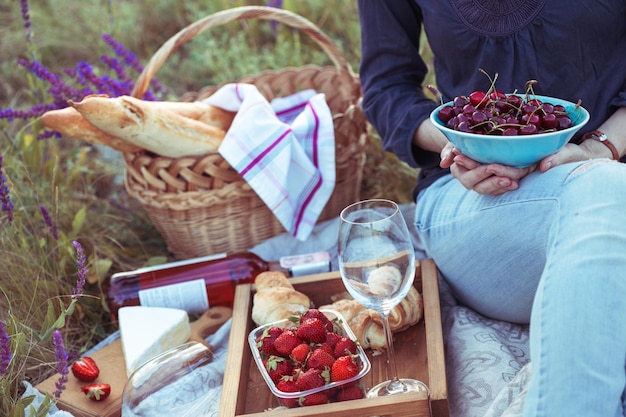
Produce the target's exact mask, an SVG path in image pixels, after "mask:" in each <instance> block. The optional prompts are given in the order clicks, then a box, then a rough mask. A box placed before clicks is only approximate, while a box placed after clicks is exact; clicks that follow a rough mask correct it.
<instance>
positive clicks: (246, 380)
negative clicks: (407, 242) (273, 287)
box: [219, 259, 449, 417]
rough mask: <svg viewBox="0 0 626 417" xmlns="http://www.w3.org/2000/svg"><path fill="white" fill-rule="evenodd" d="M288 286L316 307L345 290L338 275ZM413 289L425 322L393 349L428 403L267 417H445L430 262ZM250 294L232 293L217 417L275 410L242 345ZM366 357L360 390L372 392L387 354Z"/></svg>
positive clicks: (416, 398)
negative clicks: (421, 385)
mask: <svg viewBox="0 0 626 417" xmlns="http://www.w3.org/2000/svg"><path fill="white" fill-rule="evenodd" d="M291 282H292V283H293V285H294V287H295V288H296V289H297V290H298V291H301V292H303V293H304V294H306V295H308V296H309V298H311V300H312V301H313V302H314V303H315V305H316V306H320V305H323V304H328V303H329V302H330V296H332V295H334V294H337V293H340V292H342V291H344V290H345V288H344V286H343V283H342V282H341V277H340V276H339V272H338V271H334V272H329V273H325V274H319V275H309V276H305V277H299V278H292V279H291ZM415 287H416V288H417V289H418V291H419V292H420V293H421V294H422V295H423V300H424V319H423V320H421V321H420V322H419V323H418V324H416V325H415V326H412V327H411V328H409V329H407V330H405V331H403V332H401V333H396V334H395V336H394V349H395V352H396V356H397V361H398V368H399V372H400V377H415V378H418V379H420V380H422V381H424V382H425V383H426V384H427V385H428V386H429V388H430V398H426V396H425V395H424V394H419V393H417V394H403V395H399V396H394V397H385V398H372V399H369V398H368V399H362V400H354V401H345V402H338V403H332V404H324V405H318V406H311V407H299V408H295V409H290V410H274V411H272V413H271V415H272V417H306V416H309V417H314V416H315V417H328V416H331V415H332V416H333V417H349V416H355V417H356V416H358V417H364V416H389V417H401V416H403V417H408V416H415V417H449V410H448V390H447V385H446V370H445V361H444V349H443V333H442V327H441V309H440V304H439V286H438V282H437V267H436V265H435V263H434V262H433V261H432V260H429V259H427V260H423V261H421V262H420V263H419V266H418V268H417V270H416V276H415ZM253 294H254V285H252V284H243V285H239V286H238V287H237V290H236V293H235V307H234V309H233V320H232V328H231V332H230V339H229V342H228V356H227V359H226V370H227V371H226V374H225V375H224V385H223V390H222V397H221V400H220V414H219V415H220V417H235V416H239V417H244V416H245V417H267V416H268V414H267V412H266V411H265V410H267V409H270V408H274V407H277V406H278V402H277V400H276V398H275V397H274V396H273V395H272V394H271V392H270V391H269V388H267V386H266V384H265V382H264V380H263V378H262V376H261V374H260V373H259V371H258V369H257V368H256V366H255V364H254V362H253V360H252V355H251V352H250V347H249V346H248V343H247V341H246V338H247V336H248V333H249V332H250V331H251V330H252V329H253V328H254V327H255V325H254V323H253V322H252V319H251V314H252V296H253ZM368 357H369V358H370V361H371V362H372V370H371V371H370V373H369V374H368V375H366V376H365V386H366V387H371V386H373V385H375V384H376V383H378V382H380V381H382V380H384V379H386V378H387V375H386V370H387V367H386V355H384V354H383V355H377V356H373V355H372V353H371V351H369V352H368Z"/></svg>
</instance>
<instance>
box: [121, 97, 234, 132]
mask: <svg viewBox="0 0 626 417" xmlns="http://www.w3.org/2000/svg"><path fill="white" fill-rule="evenodd" d="M122 97H130V96H122ZM130 99H131V100H136V99H134V98H133V97H130ZM142 105H143V106H146V107H151V108H154V110H155V111H160V110H168V111H171V112H174V113H176V114H178V115H180V116H184V117H189V118H190V119H194V120H197V121H199V122H203V123H206V124H208V125H211V126H215V127H219V128H220V129H222V130H224V131H228V129H230V125H231V124H232V123H233V119H234V118H235V115H236V114H237V113H236V112H233V111H228V110H224V109H222V108H220V107H217V106H212V105H210V104H207V103H204V102H201V101H190V102H186V101H143V102H142Z"/></svg>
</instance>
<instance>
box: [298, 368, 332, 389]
mask: <svg viewBox="0 0 626 417" xmlns="http://www.w3.org/2000/svg"><path fill="white" fill-rule="evenodd" d="M325 384H326V378H324V375H322V371H320V370H319V369H315V368H309V369H307V370H306V371H304V372H302V373H301V374H300V375H299V376H298V379H296V386H297V387H298V389H299V390H300V391H306V390H309V389H313V388H319V387H322V386H324V385H325Z"/></svg>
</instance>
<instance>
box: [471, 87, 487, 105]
mask: <svg viewBox="0 0 626 417" xmlns="http://www.w3.org/2000/svg"><path fill="white" fill-rule="evenodd" d="M469 101H470V103H472V104H473V105H474V106H475V107H480V106H483V107H484V105H485V104H486V103H487V93H485V92H484V91H480V90H479V91H474V92H473V93H472V94H470V95H469Z"/></svg>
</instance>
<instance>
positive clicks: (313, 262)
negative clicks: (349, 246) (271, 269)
mask: <svg viewBox="0 0 626 417" xmlns="http://www.w3.org/2000/svg"><path fill="white" fill-rule="evenodd" d="M280 266H281V268H283V269H286V270H288V271H289V273H290V275H291V276H292V277H300V276H303V275H311V274H321V273H324V272H329V271H330V254H329V253H328V252H315V253H306V254H304V255H293V256H283V257H281V258H280Z"/></svg>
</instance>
